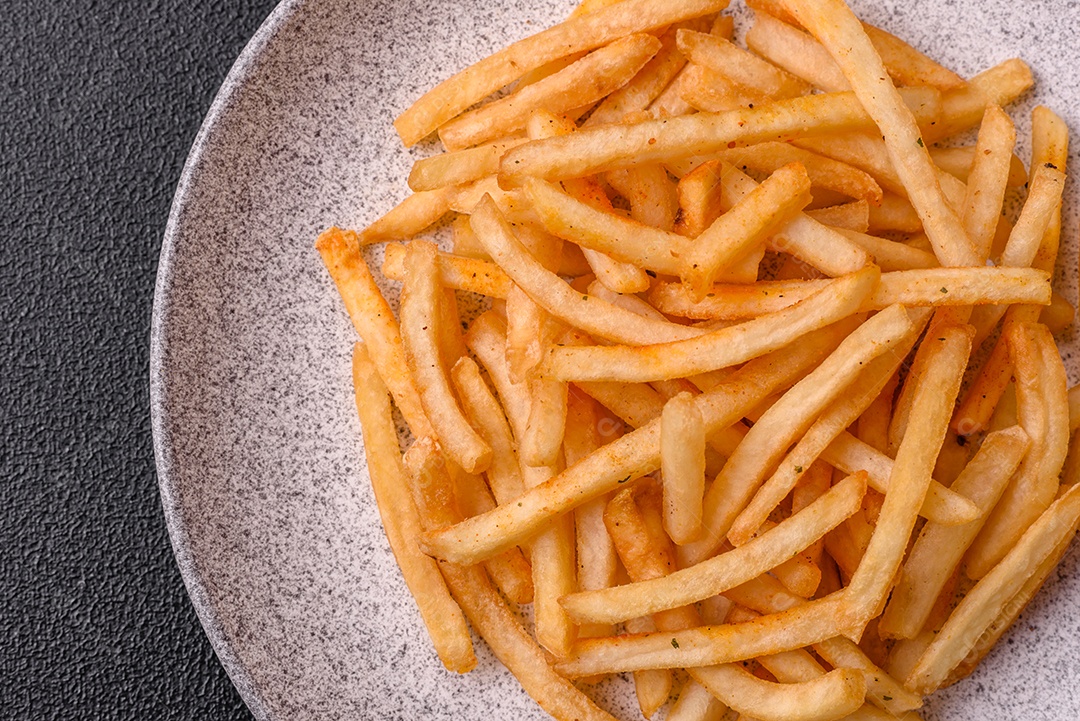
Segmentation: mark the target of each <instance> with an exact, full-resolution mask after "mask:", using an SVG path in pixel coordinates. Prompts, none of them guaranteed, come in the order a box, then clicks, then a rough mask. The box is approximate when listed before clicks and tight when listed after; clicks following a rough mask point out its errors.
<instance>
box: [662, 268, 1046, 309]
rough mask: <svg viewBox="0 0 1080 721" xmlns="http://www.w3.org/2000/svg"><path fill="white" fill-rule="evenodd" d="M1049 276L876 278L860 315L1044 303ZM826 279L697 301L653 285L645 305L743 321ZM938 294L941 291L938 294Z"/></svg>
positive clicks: (733, 290)
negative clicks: (906, 308) (898, 308)
mask: <svg viewBox="0 0 1080 721" xmlns="http://www.w3.org/2000/svg"><path fill="white" fill-rule="evenodd" d="M1049 280H1050V278H1049V276H1048V275H1047V274H1046V273H1045V272H1043V271H1037V270H1032V269H1030V268H1023V269H1020V268H934V269H930V270H911V271H897V272H893V273H882V274H881V282H880V283H879V285H878V287H877V290H875V291H874V292H873V294H872V295H871V296H870V297H869V298H867V299H866V301H864V303H863V305H862V307H861V308H860V310H863V311H869V310H881V309H883V308H887V307H889V306H890V305H896V304H900V305H905V306H909V307H911V306H924V307H925V306H954V305H959V306H967V305H972V304H975V303H987V304H990V303H996V302H1005V303H1021V302H1029V303H1030V302H1036V303H1040V304H1046V303H1048V302H1050V301H1051V294H1050V292H1049V291H1050V285H1049ZM829 282H830V281H828V280H781V281H759V282H757V283H754V284H752V285H721V284H717V285H713V286H712V287H711V288H710V289H709V291H708V292H707V293H706V295H705V298H703V299H702V300H700V301H696V300H695V299H694V293H693V291H691V290H690V289H689V288H687V287H686V286H685V285H684V284H682V283H665V282H659V283H656V284H655V285H654V286H653V289H652V290H651V291H650V292H649V301H650V302H651V303H652V304H653V305H654V306H655V307H656V308H657V309H658V310H660V311H661V312H663V313H666V314H668V315H676V316H681V317H684V318H693V319H695V320H746V319H749V318H755V317H757V316H760V315H763V314H767V313H775V312H777V311H780V310H783V309H784V308H789V307H791V306H793V305H795V304H796V303H799V302H802V301H803V300H805V299H806V298H809V297H810V296H811V295H813V294H814V293H816V292H818V291H820V290H821V289H823V288H824V287H825V286H826V285H828V283H829ZM942 289H944V290H942Z"/></svg>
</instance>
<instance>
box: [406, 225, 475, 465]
mask: <svg viewBox="0 0 1080 721" xmlns="http://www.w3.org/2000/svg"><path fill="white" fill-rule="evenodd" d="M436 253H437V251H436V249H435V245H434V244H432V243H429V242H426V241H419V240H414V241H413V242H411V243H410V244H409V248H408V255H407V256H406V257H405V271H406V282H405V287H404V289H403V290H402V293H401V340H402V345H403V346H404V347H405V360H406V361H407V363H408V366H409V371H410V373H411V374H412V377H413V378H414V379H415V381H416V387H417V389H418V390H419V393H420V401H421V403H422V404H423V406H424V410H425V411H426V414H427V416H428V418H429V419H430V420H431V425H432V427H433V428H434V429H435V433H436V434H437V435H438V437H439V440H440V442H441V443H442V444H443V445H444V448H445V449H446V452H447V454H448V455H449V456H450V458H451V459H452V460H453V461H454V462H455V463H457V464H458V465H459V466H461V467H462V468H464V469H465V470H466V471H468V472H469V473H478V472H481V471H483V470H485V469H486V468H487V467H488V466H489V465H490V464H491V446H489V445H488V444H487V443H485V442H484V439H483V438H481V437H480V435H479V434H478V433H477V432H476V431H475V430H473V428H472V426H470V425H469V422H468V421H467V420H465V416H464V415H463V414H462V412H461V408H460V407H459V406H458V403H457V400H456V399H455V398H454V393H453V391H452V390H451V389H450V379H449V378H448V377H447V373H446V370H445V369H444V367H443V360H442V359H441V358H440V354H439V348H438V345H437V340H436V339H437V338H438V332H439V331H438V328H437V323H438V316H439V313H438V306H439V302H440V299H439V292H440V287H439V278H438V274H439V269H438V265H437V255H436Z"/></svg>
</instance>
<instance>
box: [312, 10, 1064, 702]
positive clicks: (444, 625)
mask: <svg viewBox="0 0 1080 721" xmlns="http://www.w3.org/2000/svg"><path fill="white" fill-rule="evenodd" d="M727 4H728V3H727V0H663V1H660V0H621V2H620V1H616V0H586V1H585V2H583V3H582V4H581V5H580V6H579V7H578V8H577V9H576V10H575V11H574V12H573V13H572V14H571V15H570V16H569V17H568V18H567V19H566V20H565V21H563V22H562V23H559V24H558V25H555V26H554V27H551V28H549V29H547V30H543V31H541V32H539V33H537V34H535V35H533V36H531V37H529V38H526V39H524V40H520V41H518V42H516V43H513V44H512V45H510V46H509V47H507V48H506V49H504V50H502V51H499V52H497V53H495V54H494V55H492V56H490V57H489V58H487V59H485V60H481V61H480V62H478V63H476V64H474V65H473V66H471V67H469V68H467V69H465V70H463V71H461V72H459V73H457V74H456V75H454V76H452V77H450V78H449V79H448V80H445V81H444V82H442V83H440V84H439V85H437V86H436V87H435V88H433V89H432V90H430V91H429V92H428V93H427V94H425V95H424V96H423V97H421V98H420V99H419V100H418V101H417V102H416V103H415V104H414V105H413V106H412V107H410V108H409V109H407V110H406V111H405V112H404V113H402V115H401V116H400V117H398V119H397V120H396V121H395V127H396V128H397V130H398V132H399V135H400V136H401V139H402V140H403V142H404V143H405V144H406V145H407V146H408V145H413V144H415V143H417V142H419V141H420V140H422V139H423V138H425V137H427V136H429V135H431V134H432V133H437V134H438V137H439V139H440V140H441V141H442V144H443V146H444V148H445V149H446V150H447V152H444V153H441V154H434V155H431V156H430V157H424V158H422V159H419V160H417V161H416V162H415V163H414V164H413V167H412V171H411V172H410V174H409V178H408V185H409V188H410V189H411V190H412V191H413V193H412V195H409V196H408V197H406V198H405V200H404V201H402V202H401V203H399V204H398V205H397V206H396V207H394V208H391V209H390V210H388V211H387V212H385V214H384V215H382V216H381V217H380V218H379V219H377V220H376V221H375V222H373V223H372V224H371V225H370V226H368V227H367V228H364V229H361V230H359V231H349V230H342V229H338V228H332V229H330V230H327V231H326V232H324V233H323V234H322V235H320V236H319V238H318V240H317V242H316V247H317V249H318V251H319V253H320V255H321V258H322V260H323V262H324V264H325V266H326V268H327V270H328V272H329V274H330V277H331V279H332V280H333V282H334V285H335V286H336V287H337V289H338V291H339V293H340V295H341V297H342V299H343V301H344V305H345V309H346V312H347V313H348V316H349V318H350V319H351V321H352V324H353V327H354V328H355V330H356V332H357V334H358V335H359V336H360V339H361V342H360V343H357V345H356V349H355V354H354V368H353V370H354V386H355V394H356V400H357V407H358V411H359V413H360V417H361V427H362V432H363V436H364V442H365V446H366V449H367V450H366V458H367V462H368V469H369V471H368V474H369V475H370V476H371V481H372V485H373V487H374V490H375V497H376V501H377V503H378V505H379V513H380V517H381V518H382V522H383V526H384V528H385V531H386V534H387V537H388V539H389V540H390V546H391V549H392V551H393V553H394V555H395V557H396V558H397V559H398V561H399V565H400V566H401V568H402V573H403V575H404V577H405V580H406V584H407V585H408V587H409V589H410V590H411V591H412V592H413V594H414V595H415V597H416V599H417V607H418V610H419V612H420V617H421V619H422V620H423V622H424V623H425V625H426V626H427V628H428V632H429V636H430V637H431V639H432V645H433V647H434V650H435V653H436V655H437V656H438V657H439V659H440V660H441V661H442V662H443V664H444V665H445V666H446V668H448V669H450V670H453V671H457V672H465V671H468V670H469V669H471V668H472V667H474V666H475V665H476V663H477V657H476V654H475V653H474V650H473V646H472V641H471V639H470V636H469V631H468V627H467V626H466V619H467V620H468V622H469V623H471V625H472V627H473V629H474V630H476V631H477V633H478V634H479V635H480V636H481V637H482V638H483V639H484V640H485V641H486V642H487V643H488V645H489V646H490V647H491V648H492V650H493V651H494V653H495V655H496V656H497V657H498V658H499V659H500V660H502V661H503V663H505V664H506V665H507V667H508V668H509V669H510V670H511V671H512V672H513V673H514V675H515V676H517V677H518V679H519V680H520V681H521V684H522V686H523V688H524V689H525V690H526V691H527V692H528V693H529V694H530V695H531V696H532V697H533V698H534V699H536V701H537V702H538V703H539V704H540V706H541V707H542V708H544V709H545V710H547V711H548V712H549V713H551V714H552V715H553V716H554V717H555V718H557V719H559V720H560V721H570V720H571V719H576V720H586V719H587V720H588V721H602V720H603V719H610V718H611V717H610V716H609V715H608V714H607V713H606V712H605V711H602V710H601V709H600V708H599V707H598V706H596V704H594V703H593V702H592V701H591V700H590V699H589V698H588V696H587V695H586V694H584V693H582V692H581V691H579V690H578V689H577V688H576V687H575V686H574V685H572V683H571V680H573V679H583V680H585V681H586V682H587V683H589V684H592V683H595V682H601V680H602V678H603V676H605V675H607V674H611V673H622V672H632V673H633V674H634V681H635V688H636V693H637V699H638V705H639V708H640V710H641V712H642V714H643V715H644V716H645V717H651V716H653V714H656V713H662V711H661V709H662V707H663V706H664V705H665V704H666V703H667V702H668V699H669V698H670V697H672V696H677V698H678V700H677V701H676V702H675V704H674V705H673V706H672V707H671V708H670V709H668V711H667V718H669V719H673V720H674V721H691V720H694V721H719V719H720V718H723V717H724V716H725V714H729V716H728V717H729V718H731V717H733V715H735V714H737V715H738V718H739V719H743V720H744V721H755V720H756V721H835V720H837V719H841V718H844V719H871V720H874V719H878V720H884V719H889V718H908V719H915V718H918V715H917V713H916V709H918V708H919V707H920V706H921V705H922V695H923V694H927V693H931V692H933V691H934V690H935V689H937V688H939V687H941V686H943V685H947V684H949V683H952V682H954V681H956V680H957V679H959V678H961V677H963V676H964V675H966V674H967V673H969V672H970V671H971V669H972V668H974V666H975V665H976V664H977V663H978V662H979V661H980V660H981V659H982V658H983V656H984V655H985V654H986V653H987V652H988V650H989V648H990V647H991V646H992V645H993V643H994V642H995V641H996V640H997V639H998V638H999V637H1000V636H1001V635H1002V634H1003V633H1004V631H1005V630H1006V629H1007V628H1008V626H1009V625H1010V624H1011V623H1013V621H1015V619H1016V618H1017V616H1018V615H1019V613H1020V610H1021V609H1022V608H1023V607H1024V606H1025V605H1026V604H1027V603H1028V601H1030V599H1031V598H1032V597H1033V596H1034V594H1035V593H1037V591H1038V590H1039V587H1040V586H1041V585H1042V583H1043V581H1045V579H1046V578H1047V577H1049V576H1050V575H1051V573H1052V572H1053V569H1054V567H1055V565H1056V564H1057V563H1058V561H1059V560H1060V559H1061V558H1062V557H1063V555H1064V554H1065V552H1066V550H1067V548H1068V544H1069V541H1070V539H1071V538H1072V537H1073V535H1074V533H1075V530H1076V528H1077V526H1078V524H1080V490H1078V489H1077V486H1078V485H1080V484H1077V483H1076V479H1077V478H1078V477H1080V471H1078V470H1077V469H1078V468H1080V451H1078V450H1077V444H1076V443H1072V445H1073V448H1072V450H1071V452H1070V443H1071V441H1073V440H1074V438H1073V436H1075V432H1076V429H1077V428H1078V427H1080V410H1078V409H1080V392H1078V391H1077V389H1075V388H1074V389H1073V390H1072V391H1070V390H1068V388H1067V379H1066V373H1065V366H1064V365H1063V362H1062V360H1061V357H1060V354H1059V351H1058V348H1057V347H1056V345H1055V342H1054V338H1053V334H1054V333H1058V332H1061V331H1063V330H1065V329H1066V328H1067V327H1068V326H1069V324H1071V322H1072V320H1073V316H1074V314H1075V311H1074V309H1073V307H1072V306H1071V304H1070V301H1069V300H1068V299H1069V298H1071V296H1070V294H1069V292H1068V290H1067V289H1062V288H1058V291H1060V292H1055V291H1054V289H1053V288H1052V286H1051V279H1052V277H1054V271H1055V267H1056V263H1057V260H1058V255H1059V246H1060V244H1061V240H1060V235H1061V231H1062V206H1063V199H1064V198H1065V197H1066V196H1065V189H1066V182H1067V177H1066V161H1067V157H1068V129H1067V127H1066V125H1065V123H1064V121H1063V120H1062V119H1061V118H1060V117H1059V116H1057V115H1056V114H1054V113H1053V112H1052V111H1051V110H1050V109H1048V108H1046V107H1041V106H1040V107H1038V108H1036V109H1035V110H1034V111H1033V114H1032V145H1033V149H1032V150H1033V152H1032V159H1031V164H1030V167H1025V165H1024V163H1023V162H1022V161H1021V160H1020V159H1019V158H1018V157H1017V155H1016V152H1017V151H1016V145H1017V129H1016V125H1015V124H1014V122H1013V121H1012V119H1011V118H1010V117H1009V116H1008V115H1007V114H1006V111H1005V109H1004V108H1006V107H1007V106H1008V104H1010V103H1011V102H1013V101H1014V100H1016V99H1017V98H1018V97H1019V96H1020V95H1021V94H1022V93H1023V92H1025V91H1026V90H1027V89H1028V88H1029V87H1030V86H1031V85H1032V84H1033V82H1034V78H1033V75H1032V73H1031V70H1030V68H1028V66H1027V65H1026V64H1025V63H1024V62H1023V61H1022V60H1019V59H1013V60H1007V61H1005V62H1002V63H1000V64H998V65H996V66H994V67H991V68H989V69H988V70H985V71H984V72H982V73H979V74H978V75H976V76H974V77H971V78H967V79H965V78H962V77H960V76H959V75H957V74H956V73H954V72H952V71H951V70H949V69H948V68H945V67H943V66H942V65H940V64H938V63H937V62H935V61H934V60H932V59H930V58H928V57H926V56H925V55H923V54H921V53H919V52H918V51H916V50H915V49H914V48H912V47H911V46H910V45H908V44H907V43H905V42H904V41H903V40H901V39H899V38H897V37H895V36H893V35H891V34H890V33H888V32H887V31H885V30H883V29H881V28H876V27H874V26H872V25H868V24H865V23H863V22H861V21H860V20H859V19H858V18H856V17H855V15H854V14H853V13H852V12H851V10H850V9H849V8H848V7H847V6H846V5H845V4H844V2H843V0H747V4H748V5H750V7H751V9H752V10H753V11H754V18H753V21H752V26H751V27H749V28H748V31H747V32H746V33H745V38H746V47H743V46H742V45H741V41H740V40H736V39H735V38H737V37H740V35H739V34H737V33H735V32H734V30H735V28H734V20H733V19H732V16H730V15H724V14H717V13H719V12H720V11H721V10H723V9H725V8H726V7H727ZM489 96H491V97H489ZM973 128H978V136H977V139H976V140H975V142H974V144H971V140H963V139H961V140H960V141H959V142H961V143H967V144H966V145H960V146H956V145H955V142H954V141H950V143H949V144H948V145H949V146H950V147H937V146H935V144H936V143H937V142H938V141H942V140H948V139H950V138H951V136H953V135H955V134H956V133H959V132H962V131H966V130H969V129H973ZM1021 186H1026V188H1023V189H1022V188H1021ZM1025 189H1026V194H1025V193H1024V190H1025ZM1018 194H1019V195H1018ZM1018 198H1022V199H1023V202H1022V203H1020V202H1018ZM1014 201H1017V202H1014ZM1014 207H1015V210H1014ZM447 215H451V216H452V217H451V218H449V219H448V225H441V226H440V225H437V224H438V223H439V221H440V220H442V219H443V218H444V216H447ZM433 226H434V229H433ZM447 229H448V230H449V231H450V232H452V236H453V241H452V248H453V252H446V251H445V250H439V248H438V247H437V244H436V243H434V242H432V239H431V238H430V237H429V238H423V237H418V236H420V235H421V234H429V233H434V235H435V236H436V239H438V238H439V236H440V234H442V233H443V232H445V231H446V230H447ZM375 244H381V245H382V247H383V250H384V251H385V252H384V255H383V262H382V266H381V270H382V276H384V277H385V279H387V280H389V281H395V282H401V283H402V284H403V289H402V293H401V301H400V308H399V309H397V317H396V318H395V309H394V308H393V307H392V304H391V303H389V302H387V298H393V295H391V294H387V295H386V296H384V295H383V291H382V290H380V288H381V285H380V283H381V279H377V278H376V276H375V275H373V273H372V270H371V269H369V264H368V263H369V261H368V260H367V259H370V258H371V257H373V255H374V254H375V253H376V252H377V251H375V250H374V249H373V248H370V247H369V246H373V245H375ZM461 294H470V295H471V296H472V297H471V299H470V302H468V303H466V302H465V296H464V295H461ZM472 301H475V302H472ZM465 308H469V309H470V310H469V311H468V312H466V311H465V310H464V309H465ZM477 308H478V309H477ZM473 309H477V310H473ZM999 327H1000V328H1001V333H1000V338H999V339H998V340H997V341H995V342H993V343H992V344H990V345H989V346H988V348H987V353H983V354H982V355H980V354H979V353H977V352H976V350H977V349H978V348H979V346H980V345H982V343H983V341H984V340H986V339H988V338H992V334H993V333H994V332H995V331H996V330H997V329H998V328H999ZM982 356H985V359H983V358H982ZM980 363H981V366H980V365H979V364H980ZM965 378H967V379H968V383H967V385H966V392H965V395H964V398H963V401H962V402H961V403H960V404H959V405H958V406H957V404H956V403H955V401H956V399H957V396H958V395H959V393H960V389H961V387H962V385H963V381H964V379H965ZM489 383H490V385H489ZM391 398H392V400H393V403H394V405H395V406H396V407H397V408H398V410H399V411H400V412H401V415H402V417H403V418H404V421H405V424H406V425H407V427H408V431H409V434H410V435H411V439H406V440H407V441H411V442H407V443H406V445H407V446H408V451H407V452H406V453H405V454H404V456H402V454H401V452H400V450H399V447H398V439H397V437H396V436H395V434H394V430H393V428H394V425H393V420H392V418H391V416H390V413H391V408H390V403H389V400H390V399H391ZM508 601H509V602H511V603H513V604H529V603H531V604H532V614H531V615H532V618H533V619H534V623H533V624H532V627H531V633H530V632H529V631H527V630H526V628H525V627H524V626H522V624H521V623H520V622H519V621H518V618H517V616H516V615H515V613H514V612H513V611H512V610H511V607H510V606H508V605H507V602H508Z"/></svg>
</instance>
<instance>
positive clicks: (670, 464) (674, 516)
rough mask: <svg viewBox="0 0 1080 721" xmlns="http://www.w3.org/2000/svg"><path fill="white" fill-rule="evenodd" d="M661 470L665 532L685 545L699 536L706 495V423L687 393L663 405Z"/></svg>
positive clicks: (691, 397) (675, 540)
mask: <svg viewBox="0 0 1080 721" xmlns="http://www.w3.org/2000/svg"><path fill="white" fill-rule="evenodd" d="M660 470H661V472H662V473H663V486H664V530H665V531H667V533H668V535H669V536H671V540H673V541H674V542H675V543H680V544H681V543H688V542H690V541H692V540H694V539H695V538H696V537H697V535H698V534H699V533H700V532H701V499H702V498H703V497H704V494H705V420H704V419H703V418H702V417H701V411H700V410H698V408H697V406H696V405H694V400H693V396H692V395H691V394H690V393H680V394H679V395H677V396H675V397H674V398H672V399H671V400H670V401H668V402H667V403H666V404H664V410H663V414H662V416H661V419H660Z"/></svg>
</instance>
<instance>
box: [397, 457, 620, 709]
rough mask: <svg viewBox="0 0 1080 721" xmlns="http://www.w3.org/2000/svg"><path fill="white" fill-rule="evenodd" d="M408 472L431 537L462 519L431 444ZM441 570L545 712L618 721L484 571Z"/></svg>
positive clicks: (491, 644) (413, 459) (407, 463)
mask: <svg viewBox="0 0 1080 721" xmlns="http://www.w3.org/2000/svg"><path fill="white" fill-rule="evenodd" d="M405 467H406V470H407V471H408V472H409V480H410V482H411V486H412V491H413V496H414V498H415V499H416V500H417V501H418V502H417V509H418V511H419V513H420V520H421V523H422V524H423V526H424V528H425V529H427V530H429V531H431V530H434V529H437V528H441V527H444V526H446V525H449V524H452V523H454V522H456V521H458V520H460V519H461V515H460V512H459V511H458V510H457V507H456V505H455V503H454V501H453V490H452V488H451V486H450V478H449V476H448V475H447V473H446V467H445V465H444V463H443V460H442V455H441V453H440V451H439V449H438V446H437V445H436V444H435V442H434V441H433V440H432V439H431V438H422V439H420V440H419V441H417V443H414V444H413V447H412V448H410V449H409V452H408V453H406V454H405ZM439 567H440V568H441V569H442V572H443V576H444V577H445V578H446V584H447V586H449V587H450V591H451V593H453V595H454V598H455V599H456V600H457V602H458V604H459V605H460V606H461V608H462V610H463V611H464V612H465V615H466V616H467V617H468V619H469V621H470V623H472V625H473V628H474V629H476V632H477V633H478V634H479V635H480V637H481V638H483V639H484V641H486V642H487V644H488V646H489V647H490V648H491V650H492V652H493V653H494V654H495V657H496V658H498V659H499V660H500V661H501V662H502V663H503V665H505V666H506V667H507V668H508V669H510V671H511V672H512V673H513V674H514V676H515V677H516V678H517V680H518V682H519V683H521V686H522V688H524V689H525V692H526V693H528V694H529V696H531V697H532V699H533V700H534V701H536V702H537V703H538V704H539V705H540V707H541V708H543V709H544V710H545V711H547V712H548V713H549V714H551V715H552V716H554V717H555V718H556V719H559V721H571V720H576V721H586V719H587V720H588V721H615V720H614V718H613V717H612V716H611V715H610V714H608V713H606V712H605V711H602V710H600V709H599V708H598V707H597V706H596V704H594V703H593V702H592V700H591V699H589V697H588V696H586V695H585V694H583V693H581V692H580V691H578V690H577V689H576V688H575V687H574V686H573V684H571V683H569V682H568V681H567V680H566V679H565V678H563V677H562V676H560V675H559V674H557V673H555V672H554V671H552V669H551V666H550V665H549V664H548V661H547V658H546V657H545V656H544V653H543V651H541V650H540V648H539V647H538V646H537V645H536V643H535V642H534V641H533V640H532V638H531V637H530V636H529V634H528V633H527V632H526V631H525V629H524V628H522V627H521V624H520V623H519V622H518V620H517V617H516V616H514V614H513V612H512V611H511V610H510V609H509V608H508V607H507V605H506V602H505V601H503V599H502V597H501V596H500V595H499V593H498V591H496V590H495V588H494V587H493V586H492V585H491V582H490V581H489V580H488V578H487V575H486V574H485V573H484V570H483V569H482V568H481V567H479V566H467V567H466V566H457V565H454V564H452V563H445V562H440V564H439Z"/></svg>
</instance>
